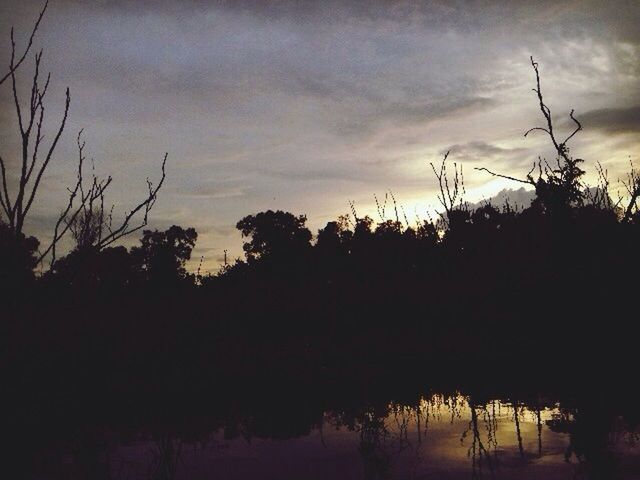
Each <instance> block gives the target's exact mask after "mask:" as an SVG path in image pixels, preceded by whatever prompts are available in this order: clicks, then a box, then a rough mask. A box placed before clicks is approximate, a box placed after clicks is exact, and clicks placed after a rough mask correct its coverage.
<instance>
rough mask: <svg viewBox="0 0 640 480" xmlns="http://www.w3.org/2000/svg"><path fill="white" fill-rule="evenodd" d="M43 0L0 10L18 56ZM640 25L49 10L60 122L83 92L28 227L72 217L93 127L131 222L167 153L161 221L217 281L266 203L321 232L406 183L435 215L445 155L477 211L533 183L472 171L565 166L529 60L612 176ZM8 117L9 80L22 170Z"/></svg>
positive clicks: (634, 21)
mask: <svg viewBox="0 0 640 480" xmlns="http://www.w3.org/2000/svg"><path fill="white" fill-rule="evenodd" d="M41 4H42V2H41V1H35V0H23V1H20V2H18V1H16V0H0V6H1V7H0V41H2V42H3V43H4V47H2V48H1V49H0V51H1V54H0V64H1V65H7V64H8V59H9V46H10V43H9V29H10V27H11V25H12V24H13V25H15V27H16V29H17V31H18V33H19V34H18V41H19V42H22V43H19V45H23V44H24V40H25V37H26V35H27V34H28V32H29V30H30V26H31V24H32V22H33V21H34V20H35V18H36V17H37V13H38V10H39V8H40V7H41ZM639 23H640V3H638V2H637V1H626V2H625V1H606V2H605V1H602V2H596V1H558V0H553V1H544V0H542V1H541V0H536V1H531V2H524V1H522V2H518V1H496V2H489V1H478V2H463V1H459V2H454V1H420V2H419V1H364V0H361V1H353V2H348V1H342V2H340V1H331V0H328V1H322V2H320V1H317V2H316V1H304V0H297V1H294V0H290V1H284V0H283V1H274V2H266V1H258V0H256V1H238V2H234V1H231V0H229V1H224V2H223V1H219V2H215V1H205V0H192V1H189V0H185V1H180V2H177V1H168V0H167V1H165V0H157V1H152V0H137V1H136V0H116V1H106V0H103V1H88V0H86V1H81V0H51V2H50V6H49V9H48V11H47V13H46V17H45V19H44V21H43V24H42V28H41V31H40V32H39V34H38V36H37V38H36V45H37V46H38V47H39V48H40V47H43V48H44V63H45V65H44V68H46V69H47V70H49V71H51V73H52V84H51V86H50V93H49V94H48V103H47V116H48V118H50V120H51V124H50V125H51V126H53V122H54V121H55V119H56V118H57V117H58V116H59V115H60V114H61V109H62V106H63V103H64V89H65V87H66V86H68V87H69V88H70V89H71V96H72V101H71V109H70V119H69V122H68V125H67V128H66V130H65V134H64V136H63V138H62V141H61V145H60V147H59V149H58V150H57V153H56V155H55V158H54V160H53V163H52V165H51V168H50V170H49V173H50V174H49V176H48V178H47V181H46V185H45V188H43V189H42V192H41V193H42V194H41V196H40V197H39V203H38V205H37V211H34V215H33V217H32V221H31V223H30V225H29V227H30V228H31V231H32V232H34V233H38V234H39V235H41V236H43V237H44V236H46V231H47V222H49V221H50V219H51V218H52V217H53V215H55V213H56V212H58V211H59V210H60V209H61V208H62V205H63V202H64V198H63V195H64V192H65V187H66V186H67V185H70V184H71V183H72V181H73V167H74V162H75V159H76V153H75V149H74V145H75V144H74V141H75V136H76V135H77V132H78V130H79V129H81V128H84V132H85V139H86V141H87V151H88V154H89V155H90V156H91V157H92V158H93V159H94V160H95V168H96V171H97V172H98V173H99V174H105V175H106V174H111V175H112V176H113V177H114V184H113V187H112V189H111V191H110V201H111V202H113V203H114V204H115V205H116V211H120V212H124V211H126V209H127V206H131V205H132V204H134V203H135V201H136V199H138V198H139V197H140V196H141V195H143V194H144V191H145V190H144V189H145V188H146V186H145V178H146V177H147V176H149V177H150V178H151V179H154V178H157V176H158V175H159V167H160V162H161V159H162V155H163V153H164V152H165V151H166V152H169V161H168V167H167V181H166V186H165V187H166V188H164V189H163V191H162V192H161V194H160V197H159V200H158V202H157V204H156V207H155V209H154V210H153V214H152V218H151V226H152V227H156V228H164V227H167V226H169V225H171V224H174V223H175V224H180V225H183V226H194V227H196V229H197V230H198V232H199V234H200V237H199V241H198V249H197V251H196V252H195V254H194V256H195V257H196V258H197V259H199V258H200V256H201V255H202V256H204V258H205V269H208V270H211V271H215V270H216V269H217V265H218V264H219V262H220V260H221V258H222V252H223V250H224V249H227V250H228V251H229V255H230V257H235V256H239V255H241V252H242V250H241V239H240V236H239V233H238V232H237V231H236V230H235V229H234V225H235V223H236V222H237V220H239V219H240V218H241V217H242V216H244V215H247V214H251V213H256V212H258V211H261V210H266V209H284V210H289V211H291V212H294V213H305V214H307V215H308V218H309V222H308V223H309V225H310V227H311V228H312V229H313V230H314V231H315V230H316V229H317V228H319V227H321V226H323V225H324V223H326V222H327V221H328V220H331V219H332V218H335V217H336V216H337V215H339V214H342V213H346V212H348V211H349V201H354V202H355V206H356V209H357V211H358V213H361V214H365V213H370V214H372V216H374V215H373V214H374V213H375V211H376V209H375V203H374V198H373V195H374V194H377V195H378V196H379V197H380V196H382V197H383V196H384V194H385V192H387V191H393V193H394V194H395V197H396V199H397V200H398V202H399V203H400V204H401V205H402V206H403V208H404V210H405V211H406V212H407V216H408V217H409V218H411V219H414V218H416V215H417V216H419V217H421V218H425V217H426V215H427V213H428V212H432V211H433V210H434V209H437V208H438V204H437V200H436V198H435V188H436V183H435V179H434V177H433V175H432V174H431V173H430V166H429V162H432V161H438V160H439V158H440V157H441V155H442V153H443V152H444V151H446V150H451V156H450V159H451V160H452V161H456V162H460V163H462V164H463V165H464V171H465V181H466V188H467V194H468V198H469V200H470V201H477V200H480V199H482V198H488V197H490V196H492V195H494V194H496V193H497V192H498V191H500V190H502V189H503V188H505V187H515V188H519V187H520V185H512V184H509V183H508V182H507V181H503V180H499V179H492V178H490V177H488V176H487V175H486V174H483V173H481V172H476V171H474V170H473V169H474V167H477V166H486V167H488V168H490V169H492V170H494V171H500V172H503V173H506V174H509V175H516V176H523V175H524V174H526V172H527V171H528V169H529V166H530V165H531V162H532V161H533V160H534V159H536V158H537V156H538V155H542V156H547V157H549V158H552V157H553V155H552V153H553V152H552V151H550V150H549V148H548V141H547V139H545V138H544V137H543V136H541V135H538V136H533V137H532V136H530V137H528V138H526V139H525V138H524V137H523V135H522V134H523V132H524V131H526V130H527V129H529V128H530V127H533V126H536V125H538V124H540V121H541V118H540V112H539V110H538V107H537V103H536V98H535V95H534V93H533V92H532V91H531V88H532V87H533V86H534V81H535V77H534V75H533V71H532V69H531V65H530V63H529V56H530V55H533V56H534V57H535V59H536V60H537V61H538V62H539V63H540V70H541V75H542V87H543V91H544V93H545V98H546V100H547V103H548V104H549V105H550V107H551V109H552V112H553V114H554V118H556V121H557V125H558V128H560V127H563V126H564V127H566V128H569V125H568V124H567V122H566V116H567V114H568V112H569V111H570V110H571V109H572V108H574V109H575V111H576V116H577V117H578V118H579V119H581V120H582V122H583V124H584V127H585V130H584V132H583V133H581V134H580V135H579V136H578V137H577V138H576V141H575V142H574V143H573V150H572V151H573V153H574V154H575V155H576V156H580V157H582V158H584V159H585V160H586V161H587V166H588V167H590V168H588V169H589V170H593V169H592V168H591V167H592V166H593V165H594V164H595V162H596V161H600V162H601V163H602V164H603V165H604V166H605V167H606V168H608V170H609V174H610V176H611V179H612V180H613V181H614V183H615V180H616V179H617V178H618V177H620V176H622V175H623V173H624V171H625V170H626V168H627V167H628V162H629V159H632V160H637V153H638V145H639V144H640V88H639V87H640V81H639V78H640V61H639V60H640V29H638V28H637V25H638V24H639ZM31 68H32V65H31V64H29V65H27V64H25V68H23V69H22V72H21V73H22V74H23V75H24V77H23V78H24V80H23V84H24V82H26V83H28V81H27V77H26V76H27V75H28V74H29V73H30V69H31ZM2 70H4V69H2ZM2 73H4V72H2ZM25 91H26V90H25ZM10 107H11V102H10V91H9V89H8V84H7V83H5V84H4V85H2V87H0V149H1V151H0V154H2V155H3V157H5V158H7V159H8V162H9V163H10V164H12V165H15V164H16V163H15V162H16V160H17V159H15V146H16V144H17V141H18V138H17V135H16V134H17V130H16V126H15V125H16V123H15V117H14V116H13V114H12V113H11V108H10ZM568 131H569V130H567V132H568ZM50 137H51V134H49V137H48V138H50ZM11 158H13V161H12V160H11ZM591 178H593V177H591ZM375 216H377V214H376V215H375Z"/></svg>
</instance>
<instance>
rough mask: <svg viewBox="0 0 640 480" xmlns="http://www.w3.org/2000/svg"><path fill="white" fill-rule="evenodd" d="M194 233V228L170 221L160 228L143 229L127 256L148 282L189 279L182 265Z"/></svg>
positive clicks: (190, 246)
mask: <svg viewBox="0 0 640 480" xmlns="http://www.w3.org/2000/svg"><path fill="white" fill-rule="evenodd" d="M197 239H198V234H197V233H196V231H195V229H193V228H187V229H184V228H182V227H179V226H176V225H173V226H172V227H170V228H169V229H167V230H165V231H164V232H160V231H158V230H153V231H151V230H145V231H144V232H143V235H142V238H141V239H140V245H139V246H135V247H133V248H132V249H131V257H132V260H133V263H134V265H135V268H136V269H137V271H138V272H139V274H140V275H141V277H142V278H143V279H144V280H145V281H147V282H150V283H152V284H155V285H162V286H169V285H175V284H177V283H179V282H181V281H183V280H186V279H189V278H190V275H189V274H188V273H187V271H186V269H185V264H186V262H187V261H188V260H189V259H190V258H191V251H192V250H193V247H194V246H195V244H196V240H197Z"/></svg>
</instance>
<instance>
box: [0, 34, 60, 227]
mask: <svg viewBox="0 0 640 480" xmlns="http://www.w3.org/2000/svg"><path fill="white" fill-rule="evenodd" d="M41 60H42V51H40V52H39V53H37V54H36V56H35V70H34V74H33V77H32V81H31V88H30V97H29V102H28V108H27V109H24V108H23V106H22V104H21V99H20V93H19V91H18V85H17V81H16V68H17V67H16V65H17V63H16V46H15V42H14V41H13V38H12V39H11V64H10V72H9V77H10V78H11V90H12V93H13V103H14V107H15V111H16V116H17V119H18V129H19V133H20V140H21V148H20V160H19V162H18V163H19V174H18V181H17V188H16V192H15V193H14V195H13V196H12V195H11V194H10V193H9V183H10V182H9V175H8V172H7V165H6V162H5V160H4V158H3V157H2V156H0V174H1V175H2V192H0V198H1V201H0V207H1V208H2V211H3V213H4V215H5V216H6V218H7V223H8V225H9V228H10V230H11V231H12V232H13V233H14V234H15V236H16V238H20V237H21V235H22V230H23V227H24V222H25V219H26V218H27V215H28V214H29V211H30V210H31V208H32V206H33V202H34V200H35V198H36V195H37V193H38V190H39V188H40V184H41V181H42V178H43V175H44V173H45V171H46V170H47V167H48V166H49V163H50V161H51V159H52V157H53V153H54V151H55V149H56V146H57V145H58V142H59V140H60V137H61V135H62V132H63V131H64V127H65V125H66V122H67V116H68V114H69V104H70V102H71V96H70V94H69V89H68V88H67V90H66V95H65V96H66V98H65V105H64V113H63V115H62V118H61V119H60V123H59V125H58V127H57V130H56V133H55V135H54V138H53V140H52V142H51V143H50V144H49V145H48V146H46V145H45V144H44V133H43V126H44V120H45V104H44V99H45V97H46V95H47V90H48V87H49V81H50V79H51V75H50V74H49V75H47V78H46V80H45V82H44V84H41V83H40V62H41Z"/></svg>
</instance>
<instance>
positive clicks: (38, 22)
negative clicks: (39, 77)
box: [0, 0, 49, 85]
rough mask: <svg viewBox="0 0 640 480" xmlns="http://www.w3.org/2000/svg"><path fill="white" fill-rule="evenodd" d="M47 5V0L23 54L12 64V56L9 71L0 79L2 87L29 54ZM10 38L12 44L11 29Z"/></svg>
mask: <svg viewBox="0 0 640 480" xmlns="http://www.w3.org/2000/svg"><path fill="white" fill-rule="evenodd" d="M48 5H49V0H47V1H46V2H45V4H44V7H42V10H40V15H39V16H38V20H37V21H36V23H35V25H34V26H33V30H31V35H30V36H29V42H28V43H27V47H26V48H25V50H24V52H23V53H22V56H21V57H20V58H19V59H18V61H17V62H14V61H13V57H14V56H13V55H12V62H11V66H10V67H9V71H8V72H7V73H6V74H5V75H4V76H3V77H2V78H0V85H2V84H3V83H4V82H5V80H6V79H7V78H9V77H10V76H11V75H13V74H14V73H15V71H16V70H17V69H18V67H20V65H21V64H22V62H24V59H25V58H26V57H27V54H28V53H29V50H30V49H31V46H32V45H33V39H34V37H35V35H36V32H37V31H38V27H39V26H40V22H41V21H42V17H44V12H46V10H47V6H48ZM11 38H12V43H13V28H11ZM14 46H15V45H14ZM14 50H15V49H14Z"/></svg>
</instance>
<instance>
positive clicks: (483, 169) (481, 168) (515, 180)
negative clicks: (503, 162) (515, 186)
mask: <svg viewBox="0 0 640 480" xmlns="http://www.w3.org/2000/svg"><path fill="white" fill-rule="evenodd" d="M534 168H535V164H534ZM475 170H478V171H485V172H487V173H488V174H490V175H493V176H494V177H500V178H506V179H507V180H513V181H514V182H520V183H526V184H528V185H534V186H535V182H533V181H532V180H522V179H521V178H516V177H511V176H509V175H502V174H500V173H495V172H492V171H491V170H489V169H488V168H485V167H476V168H475ZM533 170H534V169H533V168H532V169H531V170H530V171H529V174H531V172H533ZM527 177H529V175H527Z"/></svg>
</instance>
